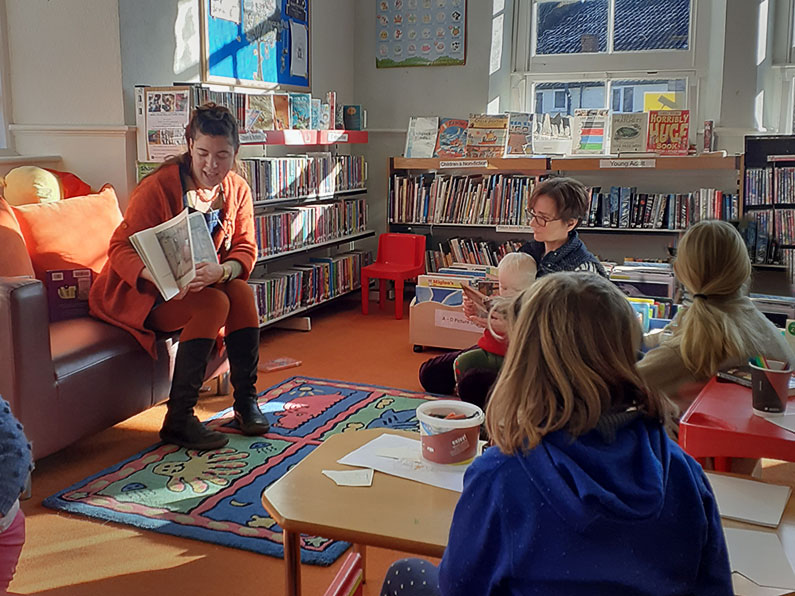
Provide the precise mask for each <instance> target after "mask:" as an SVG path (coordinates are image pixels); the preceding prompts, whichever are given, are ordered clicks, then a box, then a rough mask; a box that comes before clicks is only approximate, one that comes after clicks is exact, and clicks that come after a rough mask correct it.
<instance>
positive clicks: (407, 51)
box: [375, 0, 467, 68]
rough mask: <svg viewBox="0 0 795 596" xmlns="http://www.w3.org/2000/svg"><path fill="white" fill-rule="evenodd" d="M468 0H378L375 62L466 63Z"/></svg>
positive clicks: (393, 64)
mask: <svg viewBox="0 0 795 596" xmlns="http://www.w3.org/2000/svg"><path fill="white" fill-rule="evenodd" d="M466 4H467V3H466V0H377V2H376V11H375V21H376V24H375V35H376V44H375V52H376V57H375V65H376V67H377V68H394V67H402V66H455V65H461V64H465V63H466Z"/></svg>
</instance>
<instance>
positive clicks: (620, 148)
mask: <svg viewBox="0 0 795 596" xmlns="http://www.w3.org/2000/svg"><path fill="white" fill-rule="evenodd" d="M648 128H649V113H648V112H629V113H613V114H612V116H611V117H610V152H611V153H644V152H645V151H646V137H647V134H648Z"/></svg>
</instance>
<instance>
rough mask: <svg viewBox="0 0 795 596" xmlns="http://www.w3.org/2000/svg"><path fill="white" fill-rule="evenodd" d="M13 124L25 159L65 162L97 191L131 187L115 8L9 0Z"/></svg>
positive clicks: (91, 0) (93, 1)
mask: <svg viewBox="0 0 795 596" xmlns="http://www.w3.org/2000/svg"><path fill="white" fill-rule="evenodd" d="M6 16H7V25H8V42H9V50H10V51H9V79H10V92H11V103H12V113H11V118H10V122H12V125H11V126H10V129H11V132H12V134H13V135H14V140H15V145H16V149H17V151H18V152H19V153H21V154H37V155H52V154H59V155H61V156H63V168H64V169H67V170H69V171H72V172H74V173H75V174H77V175H78V176H80V177H81V178H83V179H84V180H85V181H86V182H88V183H89V184H90V185H91V186H92V188H95V189H98V188H99V187H100V186H102V185H103V184H104V183H106V182H110V183H112V184H113V185H114V186H115V187H116V189H117V191H118V192H119V194H120V195H121V196H122V197H124V196H125V195H126V193H127V192H128V189H129V188H130V185H131V170H130V169H129V168H128V154H127V147H128V145H129V136H130V131H128V130H127V129H126V128H125V127H124V115H123V106H122V93H121V89H122V85H121V56H120V46H119V14H118V6H117V3H116V2H113V1H109V0H81V1H80V2H52V1H49V0H7V2H6Z"/></svg>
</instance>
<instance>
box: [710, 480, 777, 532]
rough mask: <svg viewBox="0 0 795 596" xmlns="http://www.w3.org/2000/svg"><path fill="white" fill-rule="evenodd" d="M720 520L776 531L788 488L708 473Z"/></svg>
mask: <svg viewBox="0 0 795 596" xmlns="http://www.w3.org/2000/svg"><path fill="white" fill-rule="evenodd" d="M706 475H707V478H708V479H709V483H710V485H711V486H712V492H713V493H715V500H716V502H717V504H718V511H719V512H720V516H721V517H724V518H726V519H736V520H738V521H743V522H749V523H752V524H758V525H760V526H768V527H770V528H775V527H778V524H779V522H781V516H782V515H783V514H784V509H785V508H786V506H787V502H788V501H789V497H790V494H791V493H792V489H791V488H790V487H789V486H783V485H778V484H768V483H767V482H759V481H757V480H750V479H746V478H737V477H735V476H726V475H723V474H714V473H710V472H707V473H706Z"/></svg>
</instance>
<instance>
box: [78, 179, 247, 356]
mask: <svg viewBox="0 0 795 596" xmlns="http://www.w3.org/2000/svg"><path fill="white" fill-rule="evenodd" d="M179 167H180V166H179V165H178V164H172V165H167V166H163V167H161V168H160V169H158V170H156V171H155V172H153V173H152V174H150V175H149V176H147V177H146V178H144V179H143V180H142V181H141V183H140V184H139V185H138V187H137V188H136V189H135V190H134V191H133V193H132V195H131V197H130V203H129V205H128V207H127V211H126V212H125V213H124V220H123V221H122V222H121V223H120V224H119V227H118V228H116V231H115V232H114V233H113V236H112V237H111V239H110V246H109V247H108V262H107V263H105V266H104V268H103V269H102V272H101V273H100V274H99V276H98V277H97V279H96V280H95V281H94V283H93V284H92V286H91V291H90V294H89V307H90V311H91V314H92V315H93V316H95V317H97V318H98V319H102V320H103V321H107V322H108V323H112V324H113V325H116V326H118V327H121V328H122V329H124V330H126V331H128V332H129V333H131V334H132V335H133V337H135V339H136V340H138V342H139V343H140V344H141V345H142V346H143V348H144V349H145V350H147V351H148V352H149V353H150V354H151V355H152V357H153V358H155V357H156V352H155V334H154V332H153V331H152V330H150V329H147V328H145V327H144V322H145V321H146V318H147V317H148V316H149V313H150V312H151V310H152V308H153V307H154V305H155V302H156V300H157V297H158V296H159V294H160V293H159V292H158V290H157V288H156V287H155V286H154V284H152V283H150V282H148V281H145V280H144V279H142V278H141V277H140V274H141V271H142V270H143V268H144V263H143V261H142V260H141V258H140V257H139V256H138V253H137V252H135V249H134V248H133V246H132V244H131V243H130V236H131V235H132V234H134V233H136V232H138V231H140V230H145V229H146V228H151V227H152V226H156V225H158V224H160V223H163V222H164V221H166V220H169V219H171V218H172V217H174V216H175V215H177V214H178V213H180V212H181V211H182V210H183V209H184V207H183V203H182V197H183V190H182V181H181V179H180V174H179ZM221 184H222V186H223V191H224V197H225V200H226V205H225V207H224V212H223V214H222V218H221V219H222V224H221V226H220V227H219V228H220V229H218V230H216V232H215V234H214V237H213V240H214V242H215V247H216V249H217V250H218V257H219V259H220V260H221V262H224V261H228V260H230V259H234V260H235V261H238V262H239V263H240V264H241V265H242V266H243V271H242V272H241V274H240V277H241V278H242V279H248V277H249V275H250V274H251V270H252V269H253V268H254V264H255V262H256V260H257V245H256V239H255V236H254V203H253V200H252V198H251V188H249V186H248V184H247V183H246V181H245V180H244V179H243V178H241V177H240V176H238V175H237V174H235V173H233V172H229V174H227V176H226V178H224V180H223V182H222V183H221ZM227 237H229V238H231V243H227V242H224V239H225V238H227ZM227 246H228V248H227Z"/></svg>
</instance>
